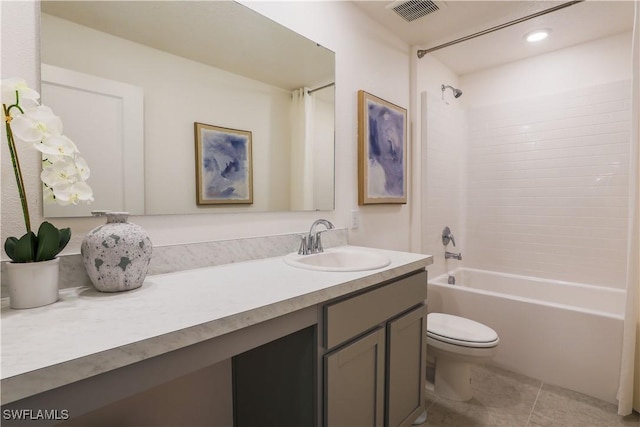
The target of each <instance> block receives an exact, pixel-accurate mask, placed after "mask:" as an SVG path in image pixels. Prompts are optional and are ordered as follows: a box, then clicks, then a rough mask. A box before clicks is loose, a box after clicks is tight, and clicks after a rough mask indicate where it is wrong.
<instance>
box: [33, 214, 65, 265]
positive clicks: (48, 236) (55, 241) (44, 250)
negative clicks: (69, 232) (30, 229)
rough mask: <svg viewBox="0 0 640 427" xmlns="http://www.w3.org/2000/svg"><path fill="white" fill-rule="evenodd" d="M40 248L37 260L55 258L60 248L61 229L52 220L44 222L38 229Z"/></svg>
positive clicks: (37, 252)
mask: <svg viewBox="0 0 640 427" xmlns="http://www.w3.org/2000/svg"><path fill="white" fill-rule="evenodd" d="M37 244H38V248H37V251H36V257H35V261H48V260H50V259H54V258H55V257H56V255H57V254H58V252H60V249H58V247H59V246H60V230H58V229H57V228H56V227H55V226H54V225H53V224H51V223H50V222H47V221H45V222H43V223H42V224H40V228H39V229H38V242H37Z"/></svg>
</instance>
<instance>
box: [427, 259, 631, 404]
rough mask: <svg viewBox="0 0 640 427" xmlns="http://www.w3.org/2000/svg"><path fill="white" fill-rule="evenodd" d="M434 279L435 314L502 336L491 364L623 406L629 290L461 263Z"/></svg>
mask: <svg viewBox="0 0 640 427" xmlns="http://www.w3.org/2000/svg"><path fill="white" fill-rule="evenodd" d="M453 274H454V276H455V278H456V284H455V285H449V284H447V275H446V274H445V275H442V276H438V277H435V278H433V279H430V280H429V284H428V294H427V304H428V311H429V312H442V313H449V314H455V315H459V316H463V317H467V318H469V319H473V320H476V321H478V322H482V323H484V324H486V325H488V326H490V327H491V328H493V329H494V330H495V331H496V332H497V333H498V335H499V336H500V344H499V345H498V349H497V353H496V356H495V357H494V359H493V360H492V361H491V362H490V363H492V364H494V365H496V366H498V367H502V368H504V369H508V370H510V371H513V372H517V373H521V374H524V375H527V376H529V377H532V378H536V379H538V380H541V381H543V382H546V383H549V384H554V385H557V386H560V387H565V388H568V389H570V390H575V391H578V392H581V393H584V394H587V395H590V396H593V397H597V398H599V399H602V400H605V401H608V402H611V403H617V401H616V392H617V388H618V375H619V373H620V371H619V369H620V352H621V348H622V328H623V313H624V305H625V301H624V298H625V292H624V291H623V290H620V289H610V288H603V287H598V286H590V285H583V284H577V283H569V282H561V281H552V280H544V279H538V278H533V277H526V276H518V275H513V274H505V273H497V272H492V271H484V270H477V269H471V268H460V269H457V270H455V271H454V272H453Z"/></svg>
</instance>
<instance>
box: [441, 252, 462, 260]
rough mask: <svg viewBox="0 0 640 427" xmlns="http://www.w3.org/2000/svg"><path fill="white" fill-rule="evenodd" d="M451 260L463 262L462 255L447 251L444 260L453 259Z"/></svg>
mask: <svg viewBox="0 0 640 427" xmlns="http://www.w3.org/2000/svg"><path fill="white" fill-rule="evenodd" d="M451 258H453V259H457V260H458V261H462V253H457V254H456V253H453V252H449V251H446V252H445V253H444V259H451Z"/></svg>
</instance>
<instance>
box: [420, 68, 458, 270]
mask: <svg viewBox="0 0 640 427" xmlns="http://www.w3.org/2000/svg"><path fill="white" fill-rule="evenodd" d="M415 67H416V68H415V69H416V75H415V76H414V85H415V87H416V88H417V91H418V93H419V94H420V96H419V98H418V99H417V102H416V105H415V107H414V111H416V114H415V116H414V128H415V132H414V135H415V139H416V142H415V147H416V158H415V159H414V161H415V164H416V165H417V167H418V168H419V170H420V173H418V174H416V176H415V177H414V178H415V179H416V180H417V183H416V193H419V196H420V199H419V200H420V204H419V205H418V206H414V218H415V221H414V232H413V233H414V236H415V237H416V238H414V239H413V241H412V245H413V246H412V247H413V249H414V250H417V251H421V252H423V253H428V254H431V255H433V257H434V264H433V265H432V266H431V267H429V275H430V276H431V277H435V276H438V275H440V274H443V273H445V272H446V271H447V270H451V269H454V268H456V267H457V266H459V265H460V262H459V261H457V260H447V261H446V260H445V258H444V253H445V250H449V251H452V252H460V251H462V252H463V257H464V256H465V254H464V249H463V248H464V244H465V234H464V231H465V230H464V227H463V224H464V221H463V219H464V217H463V213H464V212H463V210H462V200H461V197H462V190H463V187H462V185H463V182H462V176H463V170H464V162H465V156H464V153H465V151H464V150H465V148H464V126H463V125H464V115H463V110H462V106H463V104H462V99H463V98H458V99H454V98H453V96H452V93H451V90H447V91H446V93H445V99H444V100H443V99H442V91H441V86H442V85H443V84H444V85H451V86H454V87H459V77H458V76H457V75H456V74H455V73H454V72H453V71H451V70H450V69H449V68H448V67H447V66H446V65H444V64H442V63H441V62H439V61H438V60H437V59H436V58H434V57H433V56H432V55H426V56H424V57H423V58H422V59H418V60H416V62H415ZM425 106H426V109H425ZM427 111H428V113H427ZM427 135H428V137H427ZM445 226H448V227H449V228H450V229H451V231H452V233H453V235H454V236H455V238H456V245H457V247H453V245H452V244H449V245H448V247H447V248H445V247H444V246H443V245H442V238H441V236H442V230H443V229H444V227H445Z"/></svg>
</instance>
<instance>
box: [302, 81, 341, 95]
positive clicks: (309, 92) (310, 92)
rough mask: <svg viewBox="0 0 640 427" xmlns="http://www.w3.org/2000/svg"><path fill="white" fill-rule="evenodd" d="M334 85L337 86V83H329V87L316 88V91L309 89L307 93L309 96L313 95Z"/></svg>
mask: <svg viewBox="0 0 640 427" xmlns="http://www.w3.org/2000/svg"><path fill="white" fill-rule="evenodd" d="M333 85H335V83H329V84H327V85H324V86H320V87H317V88H315V89H309V90H308V91H307V93H308V94H309V95H311V94H312V93H313V92H315V91H317V90H322V89H326V88H328V87H331V86H333Z"/></svg>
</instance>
